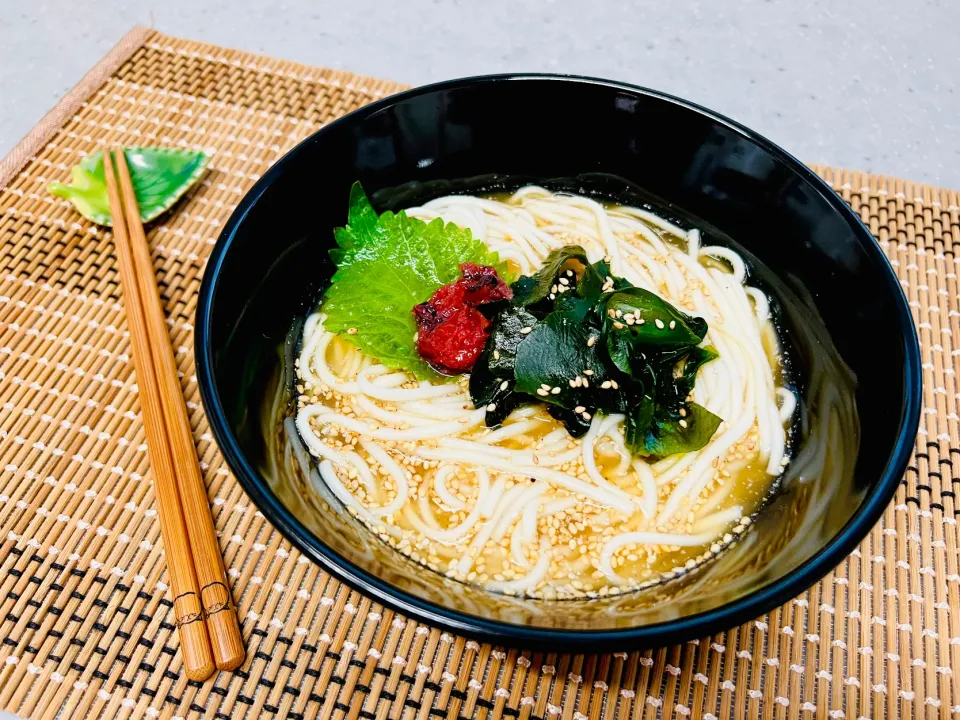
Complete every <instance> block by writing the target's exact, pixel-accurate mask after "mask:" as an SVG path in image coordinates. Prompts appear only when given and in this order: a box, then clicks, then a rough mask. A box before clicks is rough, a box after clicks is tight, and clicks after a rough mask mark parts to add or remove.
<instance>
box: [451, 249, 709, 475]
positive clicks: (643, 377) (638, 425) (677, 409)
mask: <svg viewBox="0 0 960 720" xmlns="http://www.w3.org/2000/svg"><path fill="white" fill-rule="evenodd" d="M511 289H512V290H513V300H512V301H511V302H509V303H504V304H503V306H502V309H501V310H500V312H499V313H498V314H497V315H496V317H494V318H493V327H492V331H491V333H490V337H489V338H488V340H487V343H486V345H485V347H484V350H483V353H482V354H481V355H480V358H479V359H478V360H477V363H476V365H475V367H474V369H473V373H472V374H471V377H470V395H471V398H472V399H473V402H474V404H475V405H476V406H477V407H485V408H486V410H487V412H486V424H487V425H488V426H489V427H495V426H498V425H500V424H501V423H502V422H503V421H504V420H505V419H506V417H507V416H508V415H509V414H510V413H511V412H512V411H513V410H514V409H516V408H517V407H519V406H521V405H523V404H527V403H532V402H542V403H545V404H546V405H547V409H548V411H549V412H550V414H551V416H553V417H554V418H555V419H557V420H558V421H559V422H561V423H563V425H564V426H565V427H566V429H567V431H568V432H569V433H570V434H571V435H572V436H574V437H580V436H582V435H583V434H584V433H586V431H587V430H588V429H589V427H590V422H591V419H592V418H593V416H594V415H596V414H597V413H602V414H613V413H620V414H623V415H624V416H625V417H626V420H625V423H624V425H625V427H624V431H625V433H624V434H625V440H626V443H627V447H628V448H629V449H630V451H631V452H632V453H634V454H635V455H640V456H647V457H652V458H662V457H666V456H668V455H673V454H676V453H687V452H692V451H694V450H699V449H700V448H702V447H703V446H704V445H706V444H707V443H708V442H709V441H710V438H711V437H713V435H714V433H715V432H716V431H717V428H718V427H719V425H720V422H721V419H720V418H719V417H717V416H716V415H714V414H713V413H711V412H710V411H709V410H707V409H706V408H704V407H702V406H700V405H697V404H696V403H693V402H692V401H691V399H690V395H691V393H692V391H693V388H694V384H695V382H696V374H697V371H698V370H699V369H700V368H701V367H702V366H703V365H704V364H705V363H707V362H709V361H710V360H713V359H714V358H716V357H717V352H716V350H714V349H713V348H712V347H710V346H704V347H701V346H700V343H701V342H702V341H703V338H704V337H705V336H706V333H707V323H706V321H705V320H703V319H702V318H699V317H693V316H691V315H687V314H686V313H684V312H683V311H681V310H680V309H678V308H676V307H674V306H673V305H671V304H670V303H668V302H667V301H666V300H664V299H663V298H661V297H659V296H657V295H656V294H654V293H652V292H649V291H648V290H644V289H642V288H638V287H634V286H632V285H631V284H630V283H629V282H628V281H627V280H625V279H624V278H619V277H614V276H613V275H612V273H611V271H610V266H609V264H608V263H607V262H605V261H600V262H596V263H590V262H588V260H587V255H586V252H585V251H584V249H583V248H582V247H580V246H578V245H569V246H566V247H563V248H561V249H559V250H555V251H553V252H552V253H550V255H549V256H548V257H547V258H546V260H545V261H544V263H543V265H542V266H541V268H540V269H539V271H538V272H537V273H536V274H535V275H533V276H525V277H521V278H519V279H518V280H517V281H516V282H515V283H513V285H512V286H511Z"/></svg>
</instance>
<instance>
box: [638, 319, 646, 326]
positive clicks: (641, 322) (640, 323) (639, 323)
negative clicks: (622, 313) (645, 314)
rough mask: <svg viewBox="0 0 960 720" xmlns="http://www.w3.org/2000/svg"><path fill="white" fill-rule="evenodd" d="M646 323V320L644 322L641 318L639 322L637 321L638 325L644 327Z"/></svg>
mask: <svg viewBox="0 0 960 720" xmlns="http://www.w3.org/2000/svg"><path fill="white" fill-rule="evenodd" d="M645 322H646V320H644V319H643V318H640V319H639V320H637V325H643V324H644V323H645Z"/></svg>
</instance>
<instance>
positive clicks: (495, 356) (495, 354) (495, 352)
mask: <svg viewBox="0 0 960 720" xmlns="http://www.w3.org/2000/svg"><path fill="white" fill-rule="evenodd" d="M493 359H494V360H499V359H500V351H499V350H494V351H493Z"/></svg>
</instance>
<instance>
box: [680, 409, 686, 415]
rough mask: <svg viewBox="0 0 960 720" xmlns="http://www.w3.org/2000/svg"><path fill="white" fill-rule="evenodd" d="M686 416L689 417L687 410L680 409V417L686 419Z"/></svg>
mask: <svg viewBox="0 0 960 720" xmlns="http://www.w3.org/2000/svg"><path fill="white" fill-rule="evenodd" d="M686 416H687V409H686V408H680V417H686Z"/></svg>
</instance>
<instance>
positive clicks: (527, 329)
mask: <svg viewBox="0 0 960 720" xmlns="http://www.w3.org/2000/svg"><path fill="white" fill-rule="evenodd" d="M661 327H663V326H662V325H661ZM532 332H533V328H532V327H524V328H520V334H521V335H529V334H530V333H532Z"/></svg>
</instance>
